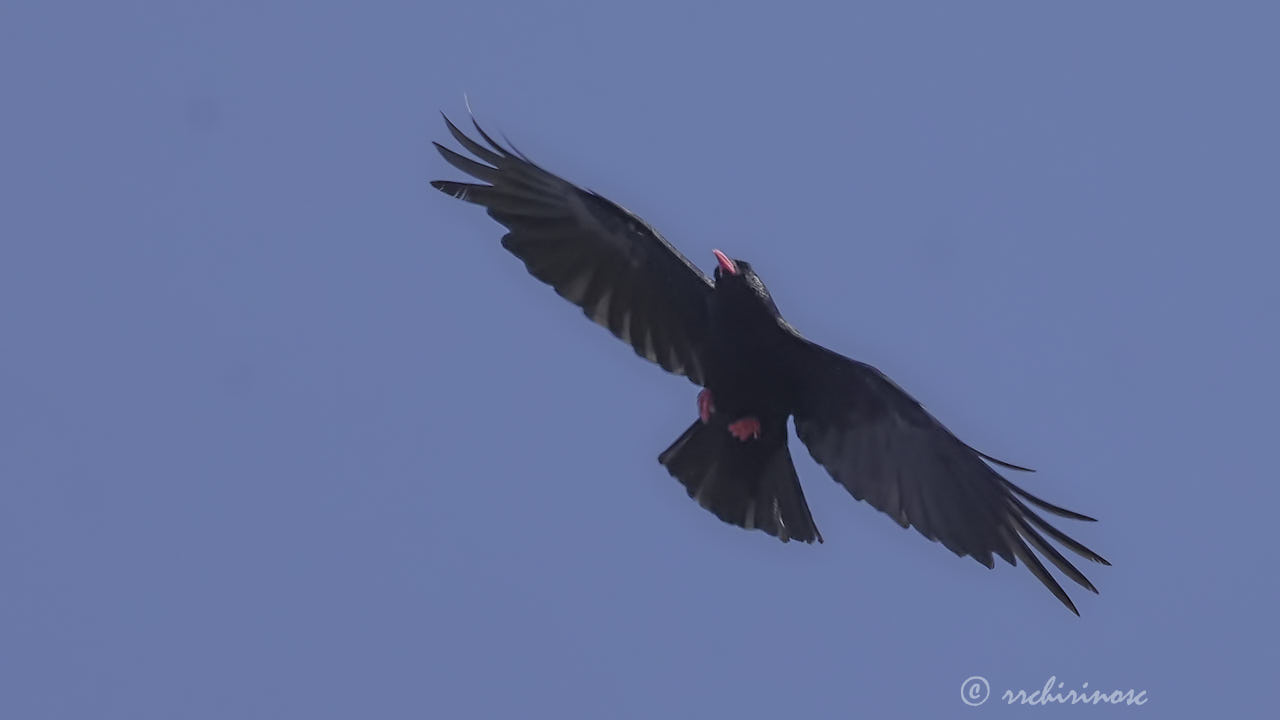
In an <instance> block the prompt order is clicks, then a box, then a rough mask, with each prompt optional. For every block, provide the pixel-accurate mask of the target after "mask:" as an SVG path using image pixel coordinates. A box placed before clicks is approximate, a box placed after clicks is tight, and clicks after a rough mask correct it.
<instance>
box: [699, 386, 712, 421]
mask: <svg viewBox="0 0 1280 720" xmlns="http://www.w3.org/2000/svg"><path fill="white" fill-rule="evenodd" d="M715 409H716V408H715V405H712V404H711V391H710V390H708V389H707V388H702V392H700V393H698V418H699V419H700V420H702V422H704V423H706V422H709V421H710V420H711V413H712V412H713V411H715Z"/></svg>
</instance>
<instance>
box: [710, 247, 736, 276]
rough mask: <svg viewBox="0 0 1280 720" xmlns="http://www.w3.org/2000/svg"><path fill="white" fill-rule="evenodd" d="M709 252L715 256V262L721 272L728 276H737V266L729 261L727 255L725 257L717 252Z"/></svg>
mask: <svg viewBox="0 0 1280 720" xmlns="http://www.w3.org/2000/svg"><path fill="white" fill-rule="evenodd" d="M711 252H713V253H715V254H716V262H718V263H720V269H721V270H724V271H725V272H727V273H729V274H730V275H737V274H738V264H737V263H735V262H734V261H732V260H730V259H729V256H728V255H725V254H724V253H722V252H720V251H719V250H712V251H711Z"/></svg>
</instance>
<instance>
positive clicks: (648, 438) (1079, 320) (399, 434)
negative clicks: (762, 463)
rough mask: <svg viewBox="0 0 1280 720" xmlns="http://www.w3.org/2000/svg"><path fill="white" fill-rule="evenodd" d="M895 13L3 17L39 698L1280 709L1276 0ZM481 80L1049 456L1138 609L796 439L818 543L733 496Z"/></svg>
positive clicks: (23, 553) (719, 708) (770, 6)
mask: <svg viewBox="0 0 1280 720" xmlns="http://www.w3.org/2000/svg"><path fill="white" fill-rule="evenodd" d="M849 5H850V6H848V7H842V8H836V7H835V4H834V3H822V4H809V3H804V2H788V3H781V4H779V3H757V4H754V5H752V4H739V5H736V6H733V7H730V6H723V7H720V8H717V9H712V8H711V6H710V4H707V5H706V6H705V7H702V8H698V7H689V4H687V3H683V2H663V1H660V0H649V1H647V2H644V3H639V2H635V3H627V4H625V5H623V4H618V3H596V2H577V3H568V2H558V3H527V2H515V1H511V0H495V2H485V3H471V2H456V3H446V2H425V3H424V2H414V3H409V2H399V3H367V4H357V3H332V2H307V3H229V2H220V3H200V4H190V3H172V2H170V3H162V2H150V3H138V2H113V3H44V2H41V3H36V2H26V1H23V0H8V1H7V2H5V3H4V5H3V8H2V9H0V92H2V95H3V110H2V111H0V118H2V122H3V132H2V133H0V198H2V200H0V204H2V205H3V211H2V212H0V578H3V580H2V581H0V716H2V717H4V718H14V719H22V720H36V719H37V718H95V719H108V718H128V719H132V720H136V719H139V718H237V719H241V718H286V717H296V718H312V719H318V718H354V717H369V718H455V717H456V718H464V717H494V718H515V717H535V716H551V713H554V714H555V716H559V717H617V718H685V717H724V716H736V717H744V718H755V717H761V718H763V717H789V718H815V719H816V718H845V717H950V716H953V715H954V716H958V715H959V714H960V713H967V714H969V715H972V716H974V717H978V716H984V717H1006V716H1007V717H1014V716H1033V715H1034V716H1053V717H1085V716H1091V717H1092V716H1095V715H1097V716H1103V715H1109V716H1119V715H1124V714H1128V713H1144V714H1146V715H1148V716H1152V717H1163V718H1174V717H1202V716H1205V715H1208V714H1210V713H1212V714H1215V715H1217V714H1221V715H1222V716H1226V717H1263V716H1274V715H1273V713H1274V711H1275V708H1274V704H1275V699H1274V693H1273V692H1272V690H1273V687H1274V679H1275V678H1274V674H1275V671H1276V669H1277V667H1280V651H1277V645H1276V641H1277V639H1278V638H1277V636H1278V635H1280V631H1278V630H1277V628H1278V626H1280V623H1277V621H1276V618H1275V615H1274V614H1273V613H1274V610H1273V609H1274V608H1275V607H1276V605H1277V603H1278V602H1280V592H1277V581H1276V579H1275V573H1274V571H1275V568H1276V566H1277V561H1276V559H1275V555H1274V554H1273V541H1272V538H1271V532H1270V530H1271V528H1270V525H1271V524H1272V522H1273V518H1274V512H1275V507H1276V503H1277V501H1280V493H1278V492H1277V489H1276V470H1275V467H1276V453H1275V451H1274V448H1275V443H1276V437H1275V436H1276V431H1277V423H1276V421H1275V419H1274V418H1275V415H1274V413H1275V408H1276V403H1277V400H1280V392H1278V390H1280V388H1278V385H1277V382H1276V379H1275V378H1276V368H1277V365H1278V364H1280V333H1277V329H1276V328H1277V321H1276V311H1277V309H1278V308H1280V290H1278V289H1277V284H1276V282H1275V274H1276V269H1277V261H1278V260H1280V252H1278V251H1277V249H1276V244H1277V240H1280V217H1278V215H1277V209H1276V208H1277V200H1278V199H1280V173H1278V170H1277V168H1278V167H1280V142H1278V141H1277V131H1276V128H1278V127H1280V93H1277V91H1276V69H1277V67H1280V49H1278V46H1277V43H1276V30H1277V27H1280V10H1276V9H1274V6H1267V5H1265V4H1262V3H1258V4H1254V5H1245V4H1239V5H1230V6H1227V5H1214V6H1212V7H1210V5H1209V4H1199V5H1200V6H1201V7H1199V8H1195V7H1193V6H1192V4H1184V3H1170V2H1160V3H1154V2H1151V3H1140V2H1133V3H1065V2H1060V3H1037V4H1035V5H1036V7H1029V6H1028V5H1029V4H1027V3H1015V2H1002V3H987V2H982V3H956V2H946V3H881V4H875V5H871V4H862V3H858V4H849ZM464 92H465V93H467V94H468V95H469V97H470V99H471V102H472V105H473V106H474V108H475V110H476V112H477V113H478V115H479V117H480V118H481V119H482V121H483V122H484V123H486V125H487V127H488V128H489V129H491V130H492V131H494V132H502V133H506V134H507V135H508V136H509V137H511V138H512V139H513V140H515V141H516V143H517V144H518V145H519V146H520V148H521V150H523V151H524V152H525V153H527V154H528V155H530V156H531V157H532V158H534V159H535V160H537V161H538V162H539V163H541V164H542V165H544V166H545V167H547V168H548V169H550V170H553V171H555V172H558V173H560V174H562V175H564V176H565V177H566V178H568V179H570V180H572V181H575V182H577V183H579V184H582V185H585V186H588V187H590V188H592V189H594V190H597V191H599V192H601V193H603V194H605V195H606V196H608V197H610V198H612V199H614V200H615V201H617V202H619V203H621V204H623V205H625V206H626V207H628V208H630V209H632V210H633V211H635V212H637V213H638V214H640V215H641V216H642V217H644V218H645V219H646V220H648V221H649V222H651V223H652V224H654V225H655V226H656V227H657V228H659V229H660V230H661V231H662V232H663V233H664V234H665V235H666V236H667V238H668V239H669V240H671V241H672V242H673V243H674V244H675V245H676V246H677V247H679V248H680V249H681V250H682V251H684V253H685V254H686V255H687V256H688V257H689V258H691V259H692V260H693V261H694V262H696V263H697V264H699V265H700V266H701V267H703V268H704V269H710V268H711V267H712V265H713V262H714V261H713V258H712V256H711V254H710V251H711V249H712V248H713V247H719V248H724V249H725V250H726V251H728V252H729V253H730V254H731V255H734V256H736V257H742V258H747V259H750V260H751V261H752V263H753V264H754V265H755V266H756V268H757V269H758V270H759V271H760V273H761V275H762V276H763V277H764V278H765V280H766V281H767V282H768V283H769V287H770V288H771V290H772V292H773V295H774V297H775V299H776V300H777V302H778V304H779V306H780V307H781V308H782V310H783V312H784V313H786V315H787V317H788V318H789V319H790V320H791V322H792V323H793V324H794V325H796V326H797V327H798V328H800V329H801V330H802V331H803V332H805V333H806V335H808V336H809V337H811V338H814V339H816V340H818V341H819V342H822V343H823V344H826V345H828V346H829V347H831V348H833V349H835V350H837V351H839V352H842V353H844V354H847V355H851V356H853V357H857V358H859V359H861V360H864V361H868V362H871V363H873V364H875V365H877V366H878V367H880V368H881V369H883V370H884V371H885V372H887V373H888V374H889V375H890V376H891V377H893V378H894V379H895V380H896V381H897V382H898V383H900V384H901V385H903V386H904V387H906V388H907V389H908V390H909V391H910V392H912V393H913V394H914V395H915V396H917V397H918V398H920V399H921V400H922V401H923V402H924V403H925V404H926V405H927V406H928V407H929V408H930V409H931V410H932V411H933V412H934V413H935V414H936V415H938V417H939V418H940V419H942V420H943V422H945V423H947V424H948V425H949V426H950V427H951V428H952V429H953V430H955V431H956V432H957V433H958V434H960V435H961V437H963V438H964V439H965V440H967V441H968V442H970V443H972V444H974V445H975V446H977V447H980V448H982V449H984V450H986V451H987V452H990V453H992V454H994V455H996V456H998V457H1002V458H1006V459H1008V460H1011V461H1013V462H1017V463H1022V464H1028V465H1031V466H1033V467H1035V468H1037V469H1038V470H1039V472H1038V473H1037V474H1035V475H1030V476H1026V475H1024V476H1020V477H1019V478H1016V479H1017V480H1018V481H1019V482H1021V483H1022V484H1023V485H1024V487H1026V488H1027V489H1029V490H1030V491H1031V492H1034V493H1036V494H1039V495H1042V496H1043V497H1045V498H1047V499H1049V500H1052V501H1054V502H1058V503H1061V504H1063V505H1065V506H1067V507H1070V508H1074V509H1078V510H1080V511H1082V512H1086V513H1089V514H1091V515H1094V516H1096V517H1097V518H1098V519H1099V522H1098V523H1096V524H1091V525H1085V524H1079V523H1070V522H1067V521H1064V522H1063V523H1061V525H1062V527H1064V528H1065V529H1067V530H1069V531H1070V532H1071V533H1072V534H1073V535H1075V536H1076V537H1078V538H1079V539H1080V540H1082V541H1084V542H1085V543H1086V544H1088V545H1090V546H1092V547H1094V548H1096V549H1097V550H1098V551H1100V552H1101V553H1102V554H1103V555H1105V556H1107V557H1108V558H1109V559H1110V560H1111V561H1112V562H1113V563H1114V567H1111V568H1103V567H1099V566H1095V565H1091V564H1090V565H1089V566H1088V567H1085V568H1084V569H1085V570H1086V572H1087V574H1088V575H1089V576H1090V577H1091V578H1092V579H1093V581H1094V582H1095V584H1096V585H1097V586H1098V587H1099V588H1100V590H1101V595H1100V596H1096V597H1095V596H1093V595H1091V594H1090V593H1088V592H1086V591H1083V590H1080V589H1079V588H1074V589H1073V588H1068V591H1069V592H1071V593H1072V595H1073V597H1074V598H1075V600H1076V602H1077V604H1078V605H1079V607H1080V611H1081V615H1082V617H1080V618H1077V617H1075V616H1073V615H1071V614H1070V613H1069V612H1067V611H1066V610H1065V609H1063V608H1062V607H1061V606H1060V605H1059V604H1058V602H1057V601H1056V600H1054V598H1053V597H1052V596H1051V595H1050V594H1049V593H1048V592H1046V591H1045V590H1044V588H1042V587H1041V586H1040V584H1039V583H1038V582H1037V581H1036V580H1035V579H1034V578H1033V577H1032V576H1031V575H1030V574H1029V573H1027V572H1026V571H1025V570H1024V569H1022V568H1011V567H1008V566H1007V565H1003V564H1001V565H999V566H998V567H997V569H996V570H995V571H989V570H986V569H985V568H982V567H981V566H979V565H977V564H976V563H974V562H973V561H972V560H969V559H958V558H956V557H955V556H953V555H952V554H951V553H949V552H947V551H946V550H945V549H944V548H942V547H941V546H939V545H937V544H934V543H929V542H926V541H924V540H923V539H922V538H921V537H920V536H919V535H917V534H916V533H915V532H914V531H905V530H902V529H899V528H898V527H897V526H896V525H894V523H892V522H891V521H890V520H889V519H887V518H886V517H884V516H882V515H881V514H880V513H878V512H876V511H875V510H873V509H872V508H870V507H869V506H867V505H866V504H863V503H858V502H855V501H854V500H853V499H852V498H851V497H849V496H848V495H847V493H846V492H845V491H844V490H843V489H842V488H840V487H839V486H837V485H836V484H835V483H834V482H832V481H831V480H830V479H829V478H828V477H827V476H826V475H825V473H823V472H822V470H821V469H820V468H819V467H818V466H817V465H815V464H814V463H813V461H812V460H811V459H810V458H809V457H808V455H807V453H805V452H804V451H803V450H802V449H800V448H798V447H797V448H795V450H794V451H793V452H794V454H795V457H796V461H797V466H798V469H799V472H800V475H801V478H802V480H803V483H804V486H805V491H806V493H807V495H808V497H809V503H810V506H811V507H812V509H813V512H814V515H815V519H816V520H817V523H818V526H819V527H820V529H821V530H822V533H823V535H824V536H825V538H826V540H827V542H826V544H825V545H821V546H816V547H811V546H806V545H801V544H796V543H792V544H788V545H783V544H781V543H779V542H777V541H776V540H774V539H772V538H770V537H767V536H765V535H764V534H762V533H748V532H744V531H742V530H738V529H736V528H732V527H730V526H727V525H724V524H722V523H720V522H719V521H717V520H716V519H715V518H714V517H713V516H712V515H711V514H709V513H707V512H706V511H704V510H702V509H701V508H699V507H698V506H697V505H696V504H695V503H693V502H692V501H690V500H689V499H688V498H687V497H686V496H685V493H684V490H683V488H682V487H681V486H680V485H679V484H678V483H677V482H676V481H675V480H673V479H672V478H670V477H669V476H668V475H667V473H666V472H665V470H664V469H663V468H662V467H660V466H659V465H658V463H657V462H656V456H657V454H658V453H659V452H660V451H661V450H662V449H663V448H665V447H666V446H667V445H668V444H669V443H670V442H671V441H672V440H673V439H674V438H675V437H676V436H677V435H678V434H679V433H680V432H681V431H682V430H683V429H684V427H686V425H687V424H688V423H689V422H690V420H691V419H692V418H693V417H694V413H695V402H694V399H695V394H696V388H694V387H693V386H692V385H690V384H689V383H688V382H686V381H684V380H683V379H680V378H675V377H671V376H667V375H665V374H664V373H662V372H661V371H660V370H659V369H657V368H656V367H654V366H650V365H648V364H646V363H645V362H644V361H642V360H640V359H639V358H637V357H636V356H635V355H634V354H633V353H632V352H631V351H630V350H629V349H628V348H626V347H625V346H623V345H622V344H620V343H619V342H618V341H617V340H615V339H614V338H612V337H611V336H610V335H609V333H607V332H605V331H603V330H601V329H600V328H598V327H596V326H594V325H592V324H591V323H588V322H586V321H585V320H584V319H583V318H582V316H581V314H580V312H579V311H578V310H576V309H575V308H573V307H571V306H569V305H568V304H567V303H565V302H564V301H563V300H561V299H560V298H558V297H556V296H555V294H554V293H552V292H551V291H550V290H549V289H547V288H546V287H544V286H542V285H540V284H539V283H537V282H536V281H534V280H533V279H531V278H529V277H528V276H527V275H526V274H525V272H524V269H523V266H522V265H521V264H520V263H519V262H518V261H517V260H516V259H515V258H513V257H511V256H510V255H509V254H507V253H506V252H505V251H504V250H502V248H501V247H500V245H499V243H498V241H499V238H500V235H501V228H500V227H499V226H498V225H496V224H495V223H493V222H492V221H491V220H489V219H488V218H487V217H485V215H484V214H483V212H481V211H480V210H479V209H478V208H475V207H473V206H469V205H464V204H462V203H458V202H456V201H454V200H452V199H450V198H448V197H446V196H444V195H442V194H440V193H438V192H436V191H434V190H432V189H431V188H430V187H429V186H428V185H427V182H428V181H429V180H432V179H438V178H453V179H459V178H460V175H459V173H457V172H456V171H454V170H453V169H452V168H450V167H448V166H447V165H446V164H445V163H444V161H443V160H442V159H440V158H439V157H438V156H437V155H436V154H435V153H434V151H433V150H432V148H431V146H430V141H431V140H433V139H434V140H442V141H443V140H445V139H446V138H447V135H446V133H445V130H444V127H443V124H442V122H441V121H440V117H439V115H438V112H439V111H441V110H443V111H447V112H449V113H450V114H452V115H453V116H454V117H455V118H459V119H465V112H466V111H465V106H464V104H463V93H464ZM793 442H794V441H793ZM972 675H982V676H985V677H986V678H988V680H989V682H990V685H991V688H992V691H993V695H998V694H999V693H1001V692H1002V691H1003V690H1005V689H1027V690H1034V689H1036V688H1039V687H1042V686H1043V685H1044V683H1045V681H1046V680H1047V679H1048V678H1049V677H1050V676H1056V677H1057V678H1058V679H1059V680H1060V681H1063V682H1065V683H1066V686H1065V687H1066V688H1079V687H1081V686H1082V684H1083V683H1085V682H1087V683H1089V688H1090V689H1108V690H1109V689H1115V688H1119V689H1128V688H1134V689H1137V690H1146V691H1147V693H1148V697H1149V704H1148V705H1147V706H1146V707H1144V708H1124V709H1111V710H1108V709H1104V708H1081V707H1056V708H1055V707H1050V708H1043V707H1041V708H1026V707H1012V708H1011V707H1006V706H1002V703H1001V702H1000V701H999V700H998V697H993V698H992V699H991V700H990V701H989V702H988V703H987V704H986V705H984V706H982V707H980V708H977V709H971V708H967V707H965V706H964V704H962V702H961V698H960V685H961V682H962V681H963V680H964V679H965V678H967V677H969V676H972ZM1064 689H1065V688H1064Z"/></svg>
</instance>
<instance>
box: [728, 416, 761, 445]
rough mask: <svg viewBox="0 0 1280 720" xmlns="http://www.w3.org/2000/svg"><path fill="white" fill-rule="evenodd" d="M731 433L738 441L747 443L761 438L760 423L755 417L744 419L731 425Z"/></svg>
mask: <svg viewBox="0 0 1280 720" xmlns="http://www.w3.org/2000/svg"><path fill="white" fill-rule="evenodd" d="M729 433H730V434H732V435H733V436H734V437H736V438H738V440H740V441H742V442H746V441H747V440H750V439H751V438H759V437H760V421H759V420H757V419H756V418H754V417H744V418H742V419H741V420H735V421H733V422H731V423H729Z"/></svg>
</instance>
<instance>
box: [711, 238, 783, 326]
mask: <svg viewBox="0 0 1280 720" xmlns="http://www.w3.org/2000/svg"><path fill="white" fill-rule="evenodd" d="M711 252H713V253H715V256H716V269H715V280H716V294H717V295H721V296H735V297H743V296H747V297H751V296H754V298H755V299H757V300H759V301H760V302H761V303H763V305H764V306H765V307H766V308H768V309H769V311H770V313H771V314H774V315H776V314H777V313H778V308H777V306H775V305H774V304H773V297H771V296H770V295H769V289H768V288H766V287H765V286H764V281H763V280H761V279H760V276H759V275H757V274H756V271H755V270H754V269H752V267H751V263H749V262H747V261H746V260H739V259H737V258H731V257H729V256H728V255H725V254H724V253H722V252H720V251H719V250H712V251H711Z"/></svg>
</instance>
